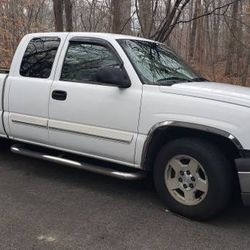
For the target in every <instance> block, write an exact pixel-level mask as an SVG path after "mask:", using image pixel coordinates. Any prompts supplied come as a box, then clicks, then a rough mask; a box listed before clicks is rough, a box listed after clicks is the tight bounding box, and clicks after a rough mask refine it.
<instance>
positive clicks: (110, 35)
mask: <svg viewBox="0 0 250 250" xmlns="http://www.w3.org/2000/svg"><path fill="white" fill-rule="evenodd" d="M58 34H70V35H71V36H72V35H75V36H86V37H89V36H92V37H99V38H104V39H133V40H143V41H151V42H153V40H150V39H146V38H142V37H137V36H130V35H123V34H113V33H101V32H44V33H32V34H30V35H36V36H37V35H39V36H41V35H43V36H44V35H50V36H51V35H58Z"/></svg>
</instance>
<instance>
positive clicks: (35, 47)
mask: <svg viewBox="0 0 250 250" xmlns="http://www.w3.org/2000/svg"><path fill="white" fill-rule="evenodd" d="M59 45H60V38H58V37H37V38H33V39H32V40H31V41H30V42H29V44H28V46H27V48H26V50H25V53H24V56H23V59H22V63H21V67H20V75H21V76H24V77H34V78H49V77H50V74H51V70H52V67H53V63H54V60H55V56H56V53H57V50H58V47H59Z"/></svg>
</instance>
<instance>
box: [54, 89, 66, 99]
mask: <svg viewBox="0 0 250 250" xmlns="http://www.w3.org/2000/svg"><path fill="white" fill-rule="evenodd" d="M52 98H53V99H55V100H58V101H65V100H66V99H67V92H66V91H63V90H54V91H53V92H52Z"/></svg>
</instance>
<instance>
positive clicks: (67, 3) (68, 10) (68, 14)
mask: <svg viewBox="0 0 250 250" xmlns="http://www.w3.org/2000/svg"><path fill="white" fill-rule="evenodd" d="M72 7H73V6H72V2H71V0H64V8H65V18H66V27H65V29H66V31H69V32H70V31H73V20H72Z"/></svg>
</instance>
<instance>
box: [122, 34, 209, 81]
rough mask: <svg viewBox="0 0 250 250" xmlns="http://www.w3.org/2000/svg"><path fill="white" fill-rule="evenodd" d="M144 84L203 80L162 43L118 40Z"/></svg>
mask: <svg viewBox="0 0 250 250" xmlns="http://www.w3.org/2000/svg"><path fill="white" fill-rule="evenodd" d="M118 42H119V44H120V45H121V46H122V48H123V49H124V51H125V52H126V54H127V56H128V57H129V59H130V61H131V62H132V64H133V66H134V67H135V69H136V71H137V73H138V74H139V76H140V78H141V80H142V81H143V83H145V84H157V85H171V84H174V83H180V82H191V81H202V80H205V79H203V78H201V77H199V76H198V75H197V74H195V73H194V72H193V70H192V69H191V68H190V67H189V66H188V65H186V64H185V63H184V62H183V61H182V59H180V58H179V57H178V56H177V55H176V54H175V53H173V52H172V51H171V50H169V49H168V48H166V47H165V46H164V45H162V44H158V43H154V42H148V41H141V40H124V39H122V40H118Z"/></svg>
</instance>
